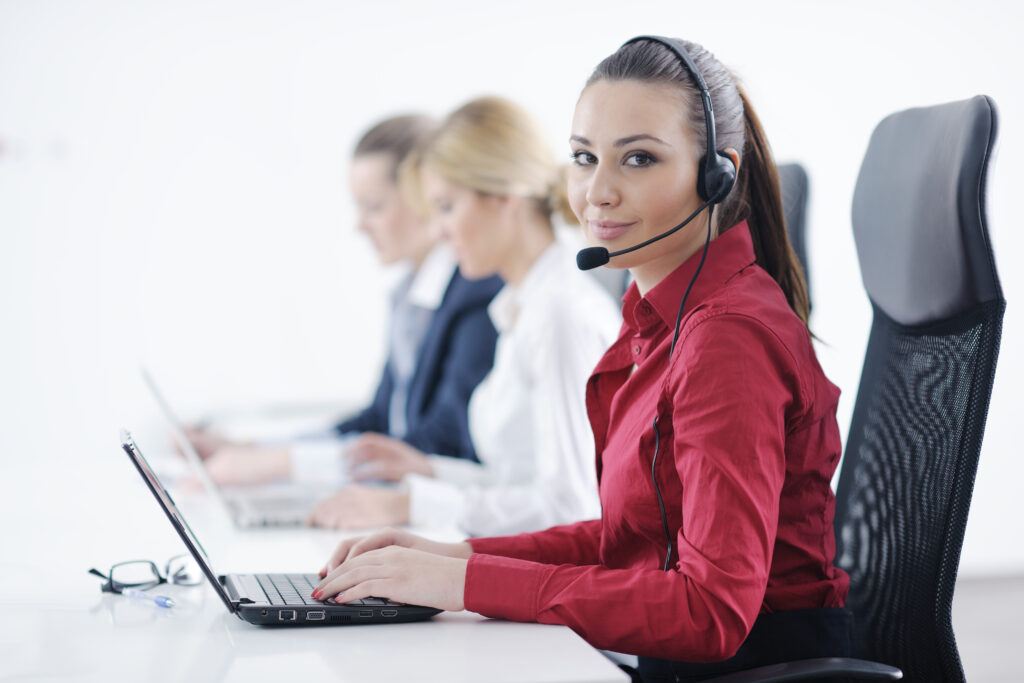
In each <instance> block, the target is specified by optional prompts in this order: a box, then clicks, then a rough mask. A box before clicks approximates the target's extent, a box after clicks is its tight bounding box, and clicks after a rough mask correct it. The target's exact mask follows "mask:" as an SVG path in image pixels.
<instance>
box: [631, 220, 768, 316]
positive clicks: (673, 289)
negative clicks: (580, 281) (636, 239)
mask: <svg viewBox="0 0 1024 683" xmlns="http://www.w3.org/2000/svg"><path fill="white" fill-rule="evenodd" d="M702 251H703V246H702V247H701V248H700V249H698V250H697V251H696V252H695V253H694V254H693V255H692V256H691V257H690V258H688V259H687V260H686V261H684V262H683V263H682V265H680V266H679V267H678V268H676V269H675V270H674V271H672V272H671V273H669V274H668V276H666V277H665V279H664V280H662V281H661V282H659V283H658V284H657V285H655V286H654V288H653V289H651V291H649V292H647V295H646V296H644V297H641V296H640V290H639V289H637V286H636V282H634V283H632V284H631V285H630V286H629V289H627V290H626V294H625V295H624V296H623V297H622V315H623V318H624V319H625V320H626V322H627V323H628V324H629V325H630V327H632V328H633V329H634V330H637V329H639V328H640V327H643V326H644V325H643V323H642V322H641V321H642V320H643V319H645V318H647V317H649V316H645V315H643V312H642V311H641V308H643V309H644V310H646V311H650V310H651V309H652V308H653V310H654V312H655V313H657V315H658V317H659V318H661V320H662V321H663V322H664V323H665V326H666V327H668V328H669V329H673V328H674V327H675V324H676V316H677V315H678V314H679V301H680V298H681V297H682V295H683V292H685V291H686V286H687V285H688V284H689V283H690V278H692V277H693V273H694V271H696V270H697V265H698V264H699V263H700V256H701V252H702ZM756 260H757V257H756V255H755V254H754V243H753V241H752V240H751V237H750V226H749V225H748V224H747V221H746V220H743V221H740V222H739V223H737V224H736V225H734V226H733V227H731V228H729V229H728V230H726V231H724V232H722V233H721V234H719V235H718V237H716V238H715V239H713V240H711V243H710V244H709V245H708V255H707V258H706V259H705V261H704V267H703V268H701V271H700V275H698V276H697V281H696V282H695V283H694V284H693V289H692V290H690V296H689V297H688V298H687V300H686V310H687V311H692V310H693V309H694V308H695V307H697V306H698V305H700V303H701V302H703V301H704V300H705V299H707V298H708V296H710V295H711V294H713V293H715V292H716V291H717V290H718V289H720V288H721V286H722V285H723V284H725V282H726V281H727V280H729V278H731V277H732V276H733V275H735V274H736V273H738V272H740V271H741V270H743V269H744V268H746V267H747V266H749V265H751V264H752V263H754V262H755V261H756Z"/></svg>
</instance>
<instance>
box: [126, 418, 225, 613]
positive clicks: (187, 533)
mask: <svg viewBox="0 0 1024 683" xmlns="http://www.w3.org/2000/svg"><path fill="white" fill-rule="evenodd" d="M121 447H122V448H123V449H124V452H125V453H127V454H128V457H129V458H131V461H132V462H134V463H135V467H136V469H138V471H139V474H140V475H142V479H143V481H145V482H146V485H147V486H149V490H150V491H151V492H152V493H153V496H154V497H156V500H157V502H158V503H160V507H162V508H163V510H164V512H165V513H166V514H167V519H169V520H170V521H171V525H172V526H174V528H175V529H176V530H177V532H178V535H179V536H181V540H182V541H184V543H185V547H187V548H188V551H189V552H190V553H191V554H192V557H194V558H195V559H196V562H198V563H199V566H200V567H201V568H202V570H203V574H205V575H206V579H207V580H208V581H209V582H210V584H211V585H212V586H213V588H214V590H215V591H217V594H218V595H219V596H220V598H221V600H223V601H224V604H225V605H226V606H227V608H228V610H230V611H232V612H234V611H235V606H234V604H232V602H231V597H230V596H229V595H228V593H227V591H226V590H225V589H224V586H222V585H221V583H220V581H219V580H218V579H217V573H216V572H215V571H214V570H213V567H212V566H211V565H210V558H209V557H208V556H207V555H206V550H205V549H204V548H203V545H202V543H200V542H199V539H198V538H197V537H196V535H195V532H194V531H192V527H190V526H189V525H188V522H186V521H185V518H184V517H183V516H182V514H181V512H180V511H179V510H178V506H177V505H176V504H175V503H174V499H173V498H171V496H170V494H169V493H167V489H166V488H164V485H163V484H161V483H160V479H159V478H158V477H157V476H156V473H154V472H153V469H152V468H151V467H150V466H149V463H148V462H146V458H145V457H143V455H142V451H140V450H139V447H138V446H137V445H135V441H134V439H132V435H131V434H129V433H128V432H126V431H122V432H121Z"/></svg>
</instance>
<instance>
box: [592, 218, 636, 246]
mask: <svg viewBox="0 0 1024 683" xmlns="http://www.w3.org/2000/svg"><path fill="white" fill-rule="evenodd" d="M587 225H588V227H589V228H590V233H591V234H592V235H593V236H594V237H595V238H596V239H599V240H601V241H602V242H611V241H612V240H614V239H616V238H618V237H620V236H622V235H624V234H625V233H626V232H627V231H629V229H630V228H632V227H633V226H634V225H636V221H633V222H632V223H618V222H616V221H588V223H587Z"/></svg>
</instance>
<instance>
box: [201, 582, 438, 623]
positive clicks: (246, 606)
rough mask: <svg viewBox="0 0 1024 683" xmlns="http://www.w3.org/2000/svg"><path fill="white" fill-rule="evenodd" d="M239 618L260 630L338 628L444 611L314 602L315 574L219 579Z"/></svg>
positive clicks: (371, 602) (370, 601) (368, 601)
mask: <svg viewBox="0 0 1024 683" xmlns="http://www.w3.org/2000/svg"><path fill="white" fill-rule="evenodd" d="M218 578H219V579H220V583H221V584H222V585H223V586H224V587H225V588H226V589H227V593H228V595H230V596H231V602H232V603H234V606H235V612H236V614H237V615H238V616H239V617H240V618H242V619H244V620H245V621H247V622H249V623H250V624H258V625H260V626H298V625H300V624H301V625H308V626H339V625H345V624H387V623H401V622H411V621H423V620H425V619H429V618H431V617H432V616H434V615H435V614H438V613H439V612H440V611H441V610H439V609H434V608H432V607H420V606H419V605H403V604H400V603H396V602H391V601H390V600H386V599H384V598H365V599H363V600H357V601H355V602H349V603H343V604H340V605H338V604H335V603H333V602H324V601H320V600H314V599H313V597H312V595H311V594H310V593H311V592H312V589H313V587H314V586H315V585H316V584H317V583H319V577H317V576H315V575H313V574H230V575H228V576H220V577H218Z"/></svg>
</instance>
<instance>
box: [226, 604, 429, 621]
mask: <svg viewBox="0 0 1024 683" xmlns="http://www.w3.org/2000/svg"><path fill="white" fill-rule="evenodd" d="M440 611H441V610H437V609H433V608H430V607H411V606H409V605H405V606H403V607H402V608H397V607H376V606H374V607H358V606H357V607H350V606H348V605H328V604H324V605H323V607H322V608H320V609H315V608H314V607H312V606H306V607H297V606H296V607H276V606H268V605H244V604H243V605H239V606H238V616H240V617H242V619H244V620H245V621H247V622H249V623H250V624H256V625H257V626H298V625H303V626H345V625H355V624H400V623H403V622H412V621H424V620H426V619H429V618H430V617H432V616H434V615H435V614H437V613H438V612H440Z"/></svg>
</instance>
